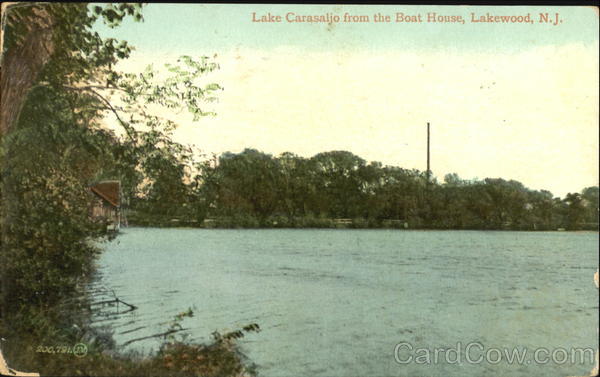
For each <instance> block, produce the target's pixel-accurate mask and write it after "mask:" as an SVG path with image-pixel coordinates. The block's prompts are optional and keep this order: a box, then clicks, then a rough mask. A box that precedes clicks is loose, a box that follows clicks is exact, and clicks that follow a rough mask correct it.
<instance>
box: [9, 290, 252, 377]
mask: <svg viewBox="0 0 600 377" xmlns="http://www.w3.org/2000/svg"><path fill="white" fill-rule="evenodd" d="M82 304H83V301H82V300H77V303H76V304H71V305H69V307H68V308H67V307H62V308H61V309H60V310H57V309H56V308H57V307H55V309H51V310H48V311H42V310H33V309H29V310H28V311H27V312H20V313H17V314H15V315H14V316H13V317H12V321H11V322H10V323H9V322H8V321H2V322H1V323H0V333H1V334H3V336H4V337H5V340H4V341H3V342H2V344H1V349H2V352H3V354H4V356H5V358H6V360H7V362H8V363H9V366H10V367H11V368H13V369H16V370H19V371H25V372H37V373H40V375H42V376H215V377H216V376H234V377H237V376H240V377H241V376H253V375H255V374H256V372H255V368H254V366H252V365H251V364H250V363H249V361H248V360H247V359H246V357H245V356H244V355H243V353H242V352H241V351H240V349H239V347H238V345H237V344H236V343H235V338H233V337H227V336H220V335H218V336H215V337H214V340H213V341H212V342H211V343H209V344H194V343H189V342H186V341H184V340H183V339H184V338H185V337H184V336H181V337H175V336H173V335H170V336H167V337H165V338H164V340H163V343H162V345H161V346H160V348H159V350H158V351H157V352H155V353H153V354H150V355H142V354H139V353H135V352H131V351H130V352H121V351H120V349H119V347H117V346H116V345H115V343H114V340H113V339H112V336H111V330H110V329H106V328H99V327H93V326H91V324H90V323H89V317H90V316H89V314H90V313H89V312H88V311H86V310H85V309H84V308H83V307H84V306H85V305H82ZM65 310H66V311H65ZM76 345H79V347H81V345H83V347H84V348H83V349H84V350H85V351H84V352H82V351H81V348H79V349H78V348H76Z"/></svg>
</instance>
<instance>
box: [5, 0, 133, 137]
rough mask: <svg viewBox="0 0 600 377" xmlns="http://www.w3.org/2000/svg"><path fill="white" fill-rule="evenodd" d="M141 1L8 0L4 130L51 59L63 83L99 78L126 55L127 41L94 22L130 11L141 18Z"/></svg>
mask: <svg viewBox="0 0 600 377" xmlns="http://www.w3.org/2000/svg"><path fill="white" fill-rule="evenodd" d="M140 10H141V5H140V4H129V3H122V4H119V5H116V6H115V5H112V4H109V5H107V6H106V7H101V6H94V12H88V6H87V4H85V3H81V4H65V3H30V4H28V3H5V4H2V17H3V20H6V25H5V26H6V27H5V28H3V30H4V35H2V38H0V39H2V41H3V45H2V53H3V55H2V75H1V76H0V89H1V95H2V102H1V106H0V114H1V117H0V136H1V135H5V134H7V133H8V132H9V131H10V130H11V129H12V128H13V127H14V125H15V122H16V121H17V119H18V117H19V114H20V112H21V109H22V108H23V104H24V102H25V99H26V96H27V94H28V93H29V90H30V89H31V88H32V87H33V85H34V84H35V83H36V82H37V81H38V80H39V77H40V75H41V74H42V73H43V71H44V70H45V69H47V67H46V66H47V64H48V63H49V62H50V61H51V60H52V61H53V64H52V67H51V68H50V69H49V70H50V71H52V74H51V75H48V76H46V78H49V79H53V80H52V81H53V82H54V83H56V82H57V81H60V82H61V84H63V85H72V84H75V83H78V84H81V83H83V82H89V81H90V79H91V81H92V82H98V81H101V80H102V79H104V77H102V76H103V74H106V73H107V71H108V70H110V67H111V66H112V65H114V64H115V63H116V60H117V59H118V58H124V57H126V56H127V55H128V54H129V52H130V48H129V46H128V45H127V43H126V42H121V43H119V44H116V43H115V42H116V41H115V40H112V39H109V40H106V41H102V40H101V38H100V36H99V35H98V33H96V32H93V31H92V29H91V26H92V24H93V23H94V22H95V21H96V20H97V19H98V18H103V19H104V20H105V22H106V23H108V24H109V25H111V26H116V25H118V24H119V23H120V22H121V21H122V20H123V18H125V17H126V16H128V15H129V16H133V17H134V18H135V19H137V20H141V19H142V16H141V13H140Z"/></svg>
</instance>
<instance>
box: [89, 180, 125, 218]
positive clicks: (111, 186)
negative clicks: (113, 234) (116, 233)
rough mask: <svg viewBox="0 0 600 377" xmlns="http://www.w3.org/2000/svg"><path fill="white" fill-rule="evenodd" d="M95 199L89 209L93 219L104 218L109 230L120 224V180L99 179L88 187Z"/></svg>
mask: <svg viewBox="0 0 600 377" xmlns="http://www.w3.org/2000/svg"><path fill="white" fill-rule="evenodd" d="M90 191H91V192H92V193H93V194H94V196H95V200H94V202H93V205H92V209H91V216H92V218H93V219H97V220H102V219H104V220H106V221H107V222H108V223H109V225H108V227H109V230H118V229H119V227H120V226H121V198H122V193H121V181H101V182H98V183H96V184H94V185H92V186H91V187H90Z"/></svg>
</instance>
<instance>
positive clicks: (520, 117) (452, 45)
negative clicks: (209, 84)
mask: <svg viewBox="0 0 600 377" xmlns="http://www.w3.org/2000/svg"><path fill="white" fill-rule="evenodd" d="M143 13H144V19H145V21H144V22H142V23H136V22H133V21H127V22H124V23H123V24H122V25H121V26H120V27H118V28H114V29H109V28H107V27H105V26H103V25H96V28H97V30H98V31H99V32H100V34H101V35H102V36H106V37H115V38H119V39H124V40H127V41H128V42H129V43H130V44H131V45H133V46H135V48H136V50H135V51H134V52H133V53H132V55H131V57H130V58H129V59H128V60H126V61H124V62H123V63H122V64H121V65H120V67H119V68H121V69H123V70H125V71H130V72H135V71H139V70H141V69H143V67H145V66H146V65H148V64H150V63H152V64H154V67H155V68H158V67H159V66H161V65H162V64H163V63H166V62H173V61H175V60H176V59H177V57H178V56H181V55H191V56H197V57H199V56H214V55H215V54H216V58H215V61H216V62H218V63H219V65H220V69H219V70H218V71H215V72H213V73H211V74H210V76H209V77H208V79H210V80H211V81H214V82H217V83H219V84H220V85H221V86H223V87H224V90H223V91H222V92H220V93H219V95H218V97H219V101H218V102H217V103H215V104H210V105H207V106H206V108H205V110H211V111H215V112H216V113H217V115H216V116H214V117H205V118H202V119H201V120H199V121H197V122H193V121H192V118H191V116H187V115H186V114H175V113H164V114H162V115H164V116H165V117H169V118H170V119H173V120H176V121H178V123H180V127H179V129H178V130H177V133H176V138H177V140H178V141H182V142H186V143H193V144H195V145H196V146H198V147H200V148H201V149H202V150H203V151H204V152H205V153H222V152H225V151H232V152H240V151H242V150H243V149H245V148H255V149H258V150H261V151H263V152H266V153H271V154H274V155H278V154H280V153H282V152H285V151H290V152H293V153H296V154H298V155H301V156H305V157H310V156H312V155H314V154H316V153H319V152H323V151H330V150H348V151H351V152H353V153H354V154H356V155H358V156H360V157H362V158H364V159H365V160H367V161H380V162H382V163H383V164H387V165H396V166H401V167H404V168H409V169H412V168H416V169H419V170H425V169H426V124H427V122H430V124H431V146H432V148H431V167H432V172H433V174H434V176H436V177H437V178H438V179H440V180H443V177H444V175H445V174H447V173H457V174H458V175H459V176H461V177H462V178H464V179H474V178H480V179H482V178H486V177H493V178H496V177H501V178H505V179H515V180H518V181H521V182H522V183H523V184H525V185H526V186H527V187H529V188H532V189H547V190H550V191H551V192H552V193H554V194H555V195H557V196H564V195H565V194H566V193H567V192H578V191H580V190H581V189H582V188H584V187H587V186H593V185H598V164H599V162H598V143H599V140H598V132H599V124H598V117H599V111H598V102H599V99H598V91H599V85H598V83H599V78H598V69H599V65H598V33H597V30H598V13H597V10H596V9H594V8H591V7H471V6H396V5H379V6H370V5H368V6H367V5H273V4H261V5H258V4H237V5H232V4H150V5H148V6H146V7H145V8H144V11H143ZM269 13H270V14H271V15H272V16H281V22H253V18H254V19H260V18H261V16H263V15H268V14H269ZM376 13H379V14H382V15H384V16H385V15H388V16H390V22H375V20H374V15H375V14H376ZM398 13H403V14H404V15H405V16H406V15H409V16H415V17H418V15H419V14H420V15H421V20H422V22H410V23H407V22H396V19H397V18H396V17H397V14H398ZM430 13H435V15H436V16H461V17H462V19H463V20H464V23H462V22H454V23H440V22H427V17H428V14H430ZM540 13H544V14H545V13H548V20H549V21H551V22H539V19H540ZM557 13H558V16H557V15H556V14H557ZM290 14H293V15H291V17H294V16H303V15H304V16H306V15H324V16H327V15H329V16H330V17H334V16H339V17H340V21H339V22H331V23H327V22H323V23H307V22H288V21H287V20H286V15H290ZM346 14H348V16H368V21H367V22H344V17H345V15H346ZM488 14H489V15H490V16H496V15H504V16H526V15H527V14H529V17H530V19H531V20H532V22H531V23H530V22H523V23H494V22H471V20H472V18H473V17H475V19H479V18H480V17H484V19H485V17H486V16H487V15H488ZM288 17H289V16H288ZM557 17H558V18H557ZM363 19H364V18H363ZM556 20H558V22H557V23H556V24H555V21H556Z"/></svg>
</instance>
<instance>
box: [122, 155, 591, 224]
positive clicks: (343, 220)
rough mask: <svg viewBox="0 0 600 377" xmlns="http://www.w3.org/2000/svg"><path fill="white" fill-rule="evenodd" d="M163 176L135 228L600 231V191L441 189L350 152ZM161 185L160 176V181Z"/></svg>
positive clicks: (493, 182)
mask: <svg viewBox="0 0 600 377" xmlns="http://www.w3.org/2000/svg"><path fill="white" fill-rule="evenodd" d="M196 168H197V169H196V170H197V174H195V175H194V176H192V175H191V174H189V175H187V176H186V173H185V172H186V171H187V170H189V169H187V168H186V166H183V165H179V166H176V165H171V169H169V173H168V174H159V175H156V176H155V179H154V181H153V182H152V184H150V185H148V186H147V187H146V191H145V195H143V196H141V197H137V198H134V199H132V201H131V205H130V209H131V211H130V214H129V217H130V219H129V221H130V223H131V224H136V225H155V226H156V225H158V226H178V225H192V226H193V225H196V226H206V227H228V228H230V227H340V226H342V227H359V228H367V227H397V228H405V227H409V228H430V229H513V230H556V229H560V228H564V229H566V230H578V229H598V187H597V186H595V187H588V188H585V189H583V190H582V191H581V192H580V193H569V194H567V195H566V196H565V197H564V198H557V197H554V196H553V195H552V193H550V192H549V191H545V190H541V191H537V190H530V189H528V188H527V187H525V186H524V185H523V184H522V183H520V182H518V181H514V180H505V179H501V178H486V179H483V180H463V179H461V178H459V176H458V175H456V174H448V175H446V176H445V177H444V181H443V182H438V181H437V180H436V179H435V178H432V179H431V180H430V181H429V182H428V179H427V174H426V172H422V171H419V170H416V169H410V170H409V169H403V168H400V167H395V166H383V165H382V164H381V163H379V162H370V163H367V162H366V161H365V160H364V159H362V158H360V157H358V156H356V155H354V154H352V153H350V152H347V151H331V152H324V153H319V154H317V155H315V156H313V157H311V158H303V157H300V156H297V155H294V154H292V153H283V154H281V155H280V156H278V157H274V156H272V155H270V154H266V153H262V152H260V151H257V150H254V149H246V150H244V151H243V152H241V153H237V154H236V153H225V154H223V155H221V156H220V157H219V158H214V159H213V160H211V161H207V162H204V163H202V164H200V165H198V166H196ZM161 178H162V179H161Z"/></svg>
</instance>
